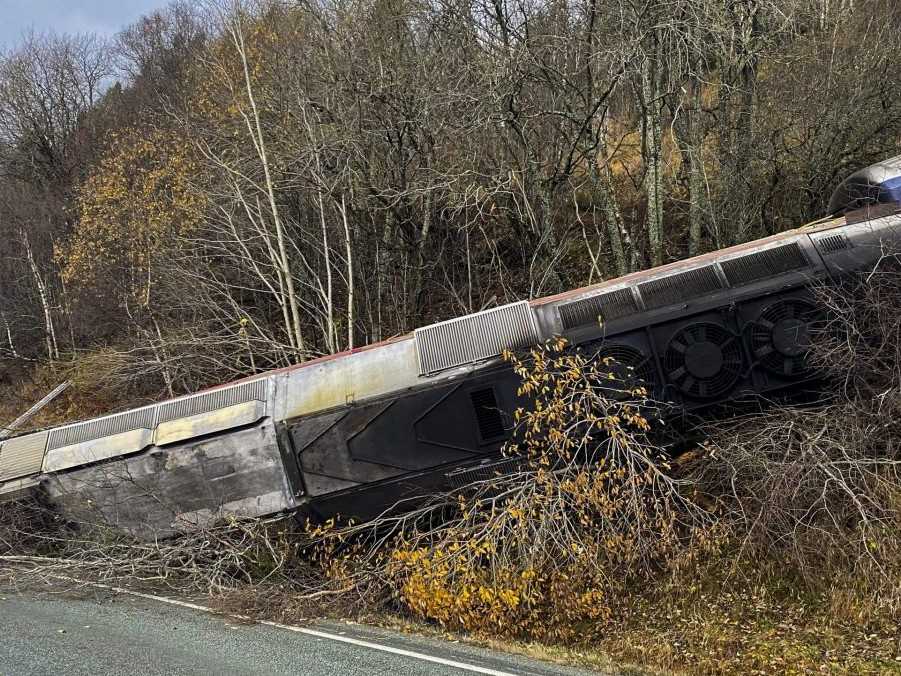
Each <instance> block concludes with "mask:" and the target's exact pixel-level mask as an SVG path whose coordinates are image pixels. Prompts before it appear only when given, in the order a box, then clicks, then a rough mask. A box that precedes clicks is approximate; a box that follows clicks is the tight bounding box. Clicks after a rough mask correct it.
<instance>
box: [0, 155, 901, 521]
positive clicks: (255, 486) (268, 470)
mask: <svg viewBox="0 0 901 676" xmlns="http://www.w3.org/2000/svg"><path fill="white" fill-rule="evenodd" d="M899 177H901V158H895V159H894V160H889V161H887V162H885V163H881V164H880V165H876V167H875V168H872V167H871V168H869V169H868V170H865V171H863V172H858V173H857V174H854V175H852V176H851V177H849V179H848V181H846V182H845V183H844V184H842V186H841V187H840V188H839V190H837V191H836V196H835V197H834V198H833V203H832V204H831V208H832V210H833V212H841V211H844V212H845V213H838V214H835V213H834V215H833V216H830V217H828V218H826V219H823V220H821V221H817V222H815V223H813V224H810V225H808V226H805V227H802V228H799V229H797V230H793V231H789V232H785V233H781V234H778V235H775V236H772V237H768V238H766V239H761V240H757V241H754V242H750V243H748V244H743V245H740V246H735V247H732V248H729V249H724V250H721V251H716V252H713V253H709V254H705V255H702V256H697V257H695V258H691V259H688V260H685V261H680V262H677V263H672V264H669V265H665V266H662V267H658V268H654V269H652V270H647V271H644V272H638V273H634V274H631V275H627V276H625V277H620V278H618V279H614V280H610V281H607V282H603V283H601V284H597V285H594V286H591V287H586V288H582V289H577V290H575V291H570V292H567V293H563V294H559V295H556V296H551V297H547V298H540V299H537V300H533V301H522V302H518V303H513V304H510V305H506V306H502V307H498V308H493V309H490V310H485V311H483V312H479V313H476V314H473V315H468V316H465V317H460V318H457V319H452V320H449V321H446V322H441V323H438V324H434V325H432V326H427V327H424V328H421V329H417V330H416V331H414V332H413V333H412V334H410V335H406V336H403V337H400V338H395V339H392V340H389V341H385V342H383V343H379V344H376V345H370V346H367V347H364V348H360V349H357V350H353V351H350V352H345V353H341V354H337V355H332V356H328V357H323V358H321V359H317V360H313V361H310V362H306V363H303V364H299V365H297V366H294V367H290V368H286V369H281V370H278V371H272V372H269V373H267V374H263V375H259V376H255V377H251V378H248V379H246V380H243V381H239V382H237V383H232V384H229V385H224V386H221V387H218V388H215V389H212V390H209V391H205V392H201V393H198V394H195V395H190V396H186V397H181V398H178V399H174V400H171V401H165V402H162V403H159V404H154V405H151V406H146V407H142V408H138V409H134V410H130V411H125V412H123V413H118V414H114V415H110V416H105V417H102V418H97V419H93V420H87V421H84V422H79V423H74V424H71V425H65V426H61V427H57V428H53V429H49V430H43V431H40V432H34V433H32V434H27V435H23V436H19V437H15V438H12V439H7V440H5V441H3V442H2V444H0V499H3V498H4V497H5V498H7V499H9V498H15V497H18V496H21V495H22V494H24V493H27V492H29V491H32V490H34V489H36V488H38V487H40V488H41V489H42V490H43V491H45V493H46V494H47V496H49V498H50V499H51V500H53V501H54V502H56V503H57V504H58V505H59V506H60V507H61V508H62V509H63V511H68V512H70V513H73V514H78V513H80V512H81V511H83V510H91V511H93V512H95V513H97V512H99V513H100V514H101V515H102V516H103V518H104V519H105V520H107V521H108V522H110V523H112V524H116V525H118V526H120V527H122V528H125V529H127V530H129V531H131V532H133V533H135V534H136V535H139V536H143V537H155V536H159V535H165V534H168V533H172V532H174V531H177V530H180V529H184V528H192V527H197V526H200V525H205V524H208V523H210V522H213V521H216V520H218V519H220V518H221V517H224V516H226V515H239V516H264V515H269V514H275V513H279V512H290V511H294V510H298V509H301V508H303V509H307V510H314V511H316V512H318V513H319V514H322V515H328V514H333V513H336V512H340V513H342V514H345V515H356V516H360V517H364V518H365V517H367V516H372V515H374V514H377V513H378V512H380V511H381V510H382V509H384V508H385V507H387V506H390V505H391V504H393V503H394V502H396V501H397V500H398V499H400V498H403V497H405V496H409V495H412V494H416V493H423V492H428V491H433V490H443V489H446V488H450V487H452V486H453V485H455V484H461V483H464V482H466V481H468V480H471V479H473V478H476V477H478V476H480V475H482V476H485V475H486V474H487V472H488V471H489V469H490V468H493V467H494V463H497V462H498V460H499V452H500V449H501V447H502V446H503V444H504V443H505V442H506V441H507V439H508V438H509V436H510V430H511V419H510V414H511V412H512V411H513V410H514V408H515V406H516V403H517V402H516V389H517V385H518V382H517V378H516V376H515V375H514V374H513V373H512V370H511V369H510V368H509V367H508V366H506V365H505V364H503V363H502V361H501V360H500V354H501V352H502V351H503V350H504V349H506V348H512V349H521V348H528V347H530V346H533V345H535V344H538V343H540V342H542V341H544V340H545V339H548V338H551V337H554V336H560V335H562V336H565V337H566V338H567V339H568V340H569V342H570V343H572V344H574V345H577V346H582V347H583V348H586V349H593V350H596V352H597V354H598V355H599V356H612V357H614V358H615V359H617V360H618V361H620V362H623V363H625V364H627V365H629V366H632V367H633V368H635V370H636V372H637V373H638V374H640V375H641V377H642V378H644V379H645V380H646V381H648V382H649V383H651V384H652V386H653V387H654V388H655V389H656V390H657V394H658V396H661V397H663V398H665V399H667V400H670V401H674V402H676V403H677V404H679V405H680V406H681V407H683V408H684V409H687V410H691V409H697V408H702V407H707V406H710V405H712V404H718V403H723V402H725V401H729V400H734V399H735V398H737V397H742V396H746V395H748V394H764V393H768V392H773V391H776V390H785V389H786V388H791V387H797V386H798V385H799V384H800V383H802V382H804V381H806V380H807V379H809V377H810V375H811V374H810V372H809V370H808V369H807V366H806V364H805V361H804V355H805V353H806V349H807V342H808V332H809V327H810V324H811V323H812V322H813V321H815V318H816V316H817V309H816V306H815V304H814V302H813V299H812V294H811V291H810V286H811V285H813V284H817V283H824V282H825V283H828V282H830V281H833V280H835V279H837V278H839V277H842V276H844V275H847V274H850V273H852V272H854V271H858V270H864V269H867V268H868V267H870V266H872V265H873V264H874V263H875V262H876V261H877V260H878V259H879V257H880V256H881V255H882V254H883V253H884V252H885V251H886V250H888V249H890V248H896V247H897V246H898V244H899V243H901V202H899V201H898V200H899V199H901V195H898V194H896V192H897V191H896V190H895V188H896V187H897V186H896V183H898V182H899V181H898V180H897V179H899ZM880 181H881V184H882V185H884V186H888V187H880ZM599 319H600V320H601V321H600V322H599ZM487 475H490V474H487Z"/></svg>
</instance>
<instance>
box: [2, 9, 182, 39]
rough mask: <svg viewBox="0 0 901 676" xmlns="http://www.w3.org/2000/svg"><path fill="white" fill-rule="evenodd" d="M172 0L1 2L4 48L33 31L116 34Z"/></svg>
mask: <svg viewBox="0 0 901 676" xmlns="http://www.w3.org/2000/svg"><path fill="white" fill-rule="evenodd" d="M167 2H168V0H0V49H9V48H10V47H13V46H15V44H16V43H17V42H18V40H19V38H20V37H21V35H22V33H23V32H25V31H27V30H28V29H30V28H33V29H34V30H36V31H38V32H40V31H49V30H55V31H56V32H57V33H83V32H89V31H90V32H95V33H101V34H104V35H113V34H114V33H116V32H118V30H119V29H120V28H123V27H124V26H126V25H128V24H129V23H131V22H132V21H134V20H135V19H137V18H138V17H140V16H141V15H142V14H146V13H148V12H149V11H152V10H154V9H157V8H158V7H163V6H165V5H166V4H167Z"/></svg>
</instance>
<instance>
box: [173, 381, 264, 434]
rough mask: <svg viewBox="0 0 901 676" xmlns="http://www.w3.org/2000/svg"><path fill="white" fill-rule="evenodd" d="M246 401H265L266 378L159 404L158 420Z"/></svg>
mask: <svg viewBox="0 0 901 676" xmlns="http://www.w3.org/2000/svg"><path fill="white" fill-rule="evenodd" d="M248 401H266V379H265V378H260V379H258V380H251V381H250V382H247V383H243V384H241V385H236V386H234V387H223V388H221V389H218V390H213V391H212V392H205V393H201V394H195V395H192V396H190V397H185V398H183V399H176V400H175V401H170V402H168V403H165V404H161V405H160V412H159V422H160V423H164V422H169V421H170V420H177V419H179V418H189V417H191V416H193V415H199V414H201V413H209V412H210V411H217V410H219V409H220V408H227V407H228V406H234V405H236V404H243V403H245V402H248Z"/></svg>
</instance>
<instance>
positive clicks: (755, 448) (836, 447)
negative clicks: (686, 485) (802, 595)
mask: <svg viewBox="0 0 901 676" xmlns="http://www.w3.org/2000/svg"><path fill="white" fill-rule="evenodd" d="M818 296H819V298H820V302H821V303H822V304H823V305H824V306H825V308H826V310H827V319H826V321H825V322H824V324H823V326H822V327H821V329H820V330H818V331H817V332H816V335H815V336H814V345H813V348H812V355H811V359H812V361H813V362H814V363H816V364H817V365H818V366H819V367H820V368H821V369H822V371H823V372H824V373H825V375H826V377H827V384H826V386H825V388H824V393H828V392H829V390H831V389H834V390H835V393H834V395H833V396H830V397H829V398H828V400H827V403H824V404H821V405H819V406H813V407H810V406H808V407H803V408H801V407H790V406H789V407H782V408H778V409H774V410H772V409H771V410H768V411H767V412H765V413H761V414H756V415H753V416H750V417H746V418H741V419H737V420H732V421H729V422H725V423H719V424H715V425H711V426H710V427H709V429H708V430H707V433H708V434H709V440H708V442H707V444H706V453H705V454H703V455H702V457H701V459H700V460H699V461H697V462H695V463H693V465H692V469H691V471H690V473H689V477H690V479H691V480H692V481H693V482H696V484H697V485H698V488H699V490H701V491H703V492H704V493H706V494H707V495H711V496H714V497H715V499H716V500H717V501H718V502H719V504H720V505H721V507H722V510H723V521H724V523H728V524H729V526H730V527H731V528H732V529H733V531H734V533H735V534H736V536H737V537H739V538H740V540H741V544H742V547H743V550H744V551H745V553H747V554H748V555H749V556H752V557H761V556H763V557H768V558H769V559H771V560H775V561H783V562H785V563H787V564H790V565H792V566H793V567H794V568H795V569H796V570H797V571H798V572H799V573H800V574H801V575H802V576H804V577H805V578H806V579H807V580H808V582H810V583H811V584H813V585H816V586H819V585H821V584H822V582H823V572H824V570H835V571H844V572H848V571H859V572H861V573H863V572H865V571H869V572H872V573H873V574H874V575H875V578H874V579H875V580H877V581H878V580H881V581H882V582H883V583H884V582H889V583H890V584H894V583H892V580H897V578H896V577H893V576H895V575H897V560H898V534H899V533H901V451H899V449H901V422H899V421H901V418H899V413H901V377H899V364H901V361H899V356H901V353H899V350H901V340H899V339H901V269H899V266H898V258H897V256H895V255H886V256H884V257H883V259H882V260H880V261H879V263H878V265H876V267H875V268H874V269H873V270H872V271H871V272H869V273H868V274H866V275H862V276H860V277H858V278H855V279H853V280H849V281H847V282H846V283H844V284H843V285H841V286H839V287H824V288H822V289H820V290H819V291H818ZM830 383H834V384H835V385H834V388H833V387H832V386H830Z"/></svg>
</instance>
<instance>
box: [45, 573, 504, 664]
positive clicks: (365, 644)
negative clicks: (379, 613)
mask: <svg viewBox="0 0 901 676" xmlns="http://www.w3.org/2000/svg"><path fill="white" fill-rule="evenodd" d="M53 577H57V578H59V579H62V580H67V581H69V582H77V583H79V584H84V585H89V586H91V587H98V588H100V589H106V590H109V591H114V592H116V593H118V594H127V595H129V596H137V597H139V598H142V599H149V600H151V601H158V602H159V603H168V604H169V605H172V606H179V607H181V608H190V609H191V610H198V611H200V612H202V613H209V614H210V615H221V616H223V617H230V618H233V619H236V620H245V621H246V620H250V621H254V620H253V618H251V617H248V616H247V615H237V614H231V613H221V612H219V611H217V610H215V609H213V608H210V607H208V606H201V605H199V604H197V603H189V602H188V601H179V600H178V599H170V598H168V597H166V596H157V595H156V594H145V593H143V592H137V591H132V590H131V589H125V588H124V587H115V586H113V585H108V584H103V583H100V582H88V581H86V580H77V579H75V578H71V577H65V576H63V575H54V576H53ZM256 622H257V623H258V624H265V625H266V626H269V627H276V628H278V629H285V630H287V631H293V632H295V633H298V634H306V635H307V636H315V637H316V638H321V639H328V640H330V641H339V642H341V643H349V644H351V645H355V646H359V647H361V648H369V649H371V650H380V651H382V652H385V653H391V654H393V655H401V656H403V657H410V658H412V659H415V660H422V661H423V662H431V663H433V664H442V665H444V666H448V667H453V668H455V669H460V670H462V671H471V672H473V673H476V674H486V675H487V676H516V674H513V673H511V672H509V671H498V670H497V669H489V668H488V667H480V666H478V665H477V664H468V663H466V662H457V661H456V660H448V659H445V658H443V657H434V656H432V655H426V654H424V653H418V652H415V651H413V650H404V649H403V648H393V647H391V646H387V645H381V644H380V643H370V642H369V641H363V640H361V639H357V638H350V637H349V636H341V635H339V634H332V633H329V632H327V631H320V630H318V629H307V628H306V627H296V626H294V625H290V624H281V623H279V622H271V621H269V620H257V621H256Z"/></svg>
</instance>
